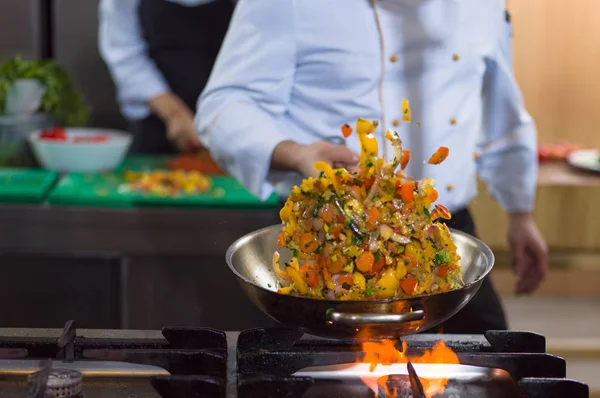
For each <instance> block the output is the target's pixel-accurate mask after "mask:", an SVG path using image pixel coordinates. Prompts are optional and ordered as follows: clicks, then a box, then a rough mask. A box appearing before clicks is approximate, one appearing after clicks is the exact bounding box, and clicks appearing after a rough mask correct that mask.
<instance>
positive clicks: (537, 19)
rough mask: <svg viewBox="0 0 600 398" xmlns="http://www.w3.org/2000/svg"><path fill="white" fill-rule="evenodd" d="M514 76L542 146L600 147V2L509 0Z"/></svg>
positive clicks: (586, 0) (594, 0)
mask: <svg viewBox="0 0 600 398" xmlns="http://www.w3.org/2000/svg"><path fill="white" fill-rule="evenodd" d="M508 8H509V10H510V12H511V14H512V17H513V23H514V52H515V56H514V57H515V60H514V62H515V71H516V75H517V79H518V81H519V83H520V85H521V88H522V90H523V94H524V97H525V101H526V103H527V107H528V109H529V111H530V112H531V113H532V114H533V116H534V117H535V119H536V122H537V124H538V128H539V132H540V141H542V142H556V141H559V140H562V139H565V140H569V141H572V142H574V143H579V144H582V145H585V146H589V147H600V131H599V126H600V70H599V68H598V65H600V1H598V0H575V1H573V0H508Z"/></svg>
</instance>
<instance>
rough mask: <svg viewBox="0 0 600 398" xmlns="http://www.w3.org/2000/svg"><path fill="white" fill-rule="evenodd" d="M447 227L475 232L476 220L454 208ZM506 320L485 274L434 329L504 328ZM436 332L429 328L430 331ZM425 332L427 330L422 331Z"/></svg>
mask: <svg viewBox="0 0 600 398" xmlns="http://www.w3.org/2000/svg"><path fill="white" fill-rule="evenodd" d="M447 225H448V226H449V227H450V228H455V229H457V230H459V231H463V232H466V233H468V234H469V235H473V236H477V232H476V230H475V223H474V222H473V218H472V217H471V213H469V211H468V210H461V211H457V212H455V213H453V214H452V219H451V220H450V221H448V222H447ZM506 329H508V324H507V322H506V316H505V314H504V309H503V308H502V303H501V301H500V298H499V297H498V294H497V293H496V291H495V290H494V286H493V285H492V281H491V279H490V277H489V276H488V277H486V278H485V279H484V280H483V283H482V284H481V287H480V288H479V291H478V292H477V293H476V294H475V296H474V297H473V298H472V299H471V301H469V302H468V303H467V305H465V307H464V308H463V309H462V310H460V311H459V312H458V314H456V315H454V316H453V317H452V318H450V319H449V320H447V321H446V322H444V323H443V324H442V325H440V326H439V327H437V332H439V333H447V334H481V333H484V332H485V331H487V330H506ZM432 332H436V330H435V329H434V330H430V331H429V333H432ZM425 333H427V331H425Z"/></svg>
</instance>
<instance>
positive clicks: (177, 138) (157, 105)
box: [148, 93, 201, 152]
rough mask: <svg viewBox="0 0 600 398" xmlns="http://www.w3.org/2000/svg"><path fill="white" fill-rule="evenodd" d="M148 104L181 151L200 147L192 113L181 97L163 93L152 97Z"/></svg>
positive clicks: (170, 139)
mask: <svg viewBox="0 0 600 398" xmlns="http://www.w3.org/2000/svg"><path fill="white" fill-rule="evenodd" d="M148 105H149V106H150V109H152V112H154V114H156V115H157V116H158V117H159V118H160V119H161V120H162V121H163V123H164V124H165V126H166V128H167V138H168V139H169V141H171V142H172V143H173V144H174V145H175V146H176V147H177V148H178V149H179V150H180V151H182V152H188V151H190V152H193V151H197V150H199V149H200V148H201V144H200V140H199V139H198V134H196V128H195V126H194V113H193V112H192V111H191V110H190V109H189V108H188V106H187V105H186V104H185V102H183V100H182V99H181V98H179V97H178V96H177V95H175V94H173V93H164V94H161V95H158V96H156V97H154V98H152V99H151V100H150V101H149V102H148Z"/></svg>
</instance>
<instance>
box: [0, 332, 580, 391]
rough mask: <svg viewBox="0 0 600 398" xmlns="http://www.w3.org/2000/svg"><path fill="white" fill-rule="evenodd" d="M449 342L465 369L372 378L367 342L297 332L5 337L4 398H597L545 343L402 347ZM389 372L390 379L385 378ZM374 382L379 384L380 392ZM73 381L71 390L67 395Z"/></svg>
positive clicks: (470, 340)
mask: <svg viewBox="0 0 600 398" xmlns="http://www.w3.org/2000/svg"><path fill="white" fill-rule="evenodd" d="M440 340H442V341H443V342H444V343H445V345H446V346H447V347H449V348H450V349H452V351H454V352H455V353H456V356H457V357H458V359H459V362H460V365H440V364H424V363H416V364H411V365H409V364H395V365H391V367H390V368H386V367H385V366H383V365H382V367H376V368H375V370H374V371H373V372H371V369H369V366H368V365H363V364H360V363H359V362H360V361H362V360H363V358H364V356H365V353H364V352H363V351H362V349H361V345H360V344H359V343H358V342H355V341H341V340H329V339H323V338H319V337H314V336H308V335H304V334H303V333H301V332H299V331H295V330H289V329H273V328H270V329H252V330H246V331H243V332H222V331H218V330H214V329H209V328H187V327H186V328H177V327H167V328H164V329H163V330H162V331H127V330H89V329H88V330H85V329H82V330H77V329H76V328H75V323H74V322H73V321H70V322H67V324H66V325H65V328H64V330H62V331H61V330H56V329H50V330H48V329H0V396H2V397H5V398H12V397H26V396H28V395H27V391H28V389H29V391H32V390H33V389H34V388H35V385H36V383H37V384H38V387H39V383H40V380H42V382H44V381H46V380H47V384H46V385H47V386H48V387H50V385H51V384H52V386H53V388H55V389H56V390H57V391H58V390H60V389H61V388H63V390H62V391H67V390H68V391H73V395H67V393H64V395H54V396H61V397H69V396H73V397H80V396H85V397H86V398H96V397H98V398H99V397H111V398H120V397H149V398H161V397H162V398H184V397H185V398H191V397H203V398H212V397H228V398H229V397H232V398H233V397H239V398H255V397H260V398H270V397H273V398H275V397H277V398H280V397H288V398H295V397H298V398H300V397H305V398H308V397H327V398H336V397H357V398H360V397H381V398H383V397H387V396H397V397H402V396H406V397H409V396H417V397H418V396H420V395H421V394H422V393H423V387H422V383H421V381H422V380H423V381H425V380H426V379H427V378H429V377H443V378H445V379H447V385H446V388H445V391H444V392H443V393H442V394H440V395H436V397H437V396H439V397H498V398H500V397H544V398H553V397H561V398H563V397H569V398H580V397H581V398H583V397H586V398H587V397H588V396H589V389H588V386H587V385H585V384H583V383H580V382H577V381H574V380H569V379H566V363H565V361H564V359H562V358H560V357H556V356H553V355H550V354H547V353H545V348H546V347H545V346H546V341H545V338H544V336H542V335H539V334H536V333H532V332H516V331H489V332H487V333H485V335H438V334H417V335H413V336H409V337H406V338H403V342H405V346H406V348H405V352H406V353H407V354H410V355H411V357H418V356H419V355H421V354H422V353H424V352H425V351H426V350H429V349H431V348H432V347H433V346H434V345H435V344H436V343H437V342H439V341H440ZM48 359H51V360H52V361H48ZM40 369H41V370H40ZM382 369H383V370H382ZM385 369H388V370H389V369H392V370H393V371H392V372H391V373H392V375H391V376H389V377H385V376H386V375H387V374H389V373H390V372H389V371H387V370H385ZM386 372H387V373H386ZM434 375H435V376H434ZM360 376H362V379H361V377H360ZM365 377H367V378H371V379H373V380H376V381H377V383H375V384H374V385H375V387H373V385H372V384H369V383H367V382H365V381H364V380H365ZM382 380H383V382H382ZM67 381H68V382H69V383H70V385H69V386H66V385H61V383H66V382H67ZM78 383H79V384H78ZM382 383H384V384H382ZM384 385H385V387H383V386H384ZM377 386H379V387H377ZM67 387H68V389H67ZM376 390H377V391H376ZM78 394H79V395H78ZM392 394H393V395H392ZM30 396H31V393H30ZM421 396H423V395H421Z"/></svg>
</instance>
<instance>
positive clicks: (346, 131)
mask: <svg viewBox="0 0 600 398" xmlns="http://www.w3.org/2000/svg"><path fill="white" fill-rule="evenodd" d="M342 134H343V135H344V138H348V137H350V134H352V127H350V125H348V124H344V125H343V126H342Z"/></svg>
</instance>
